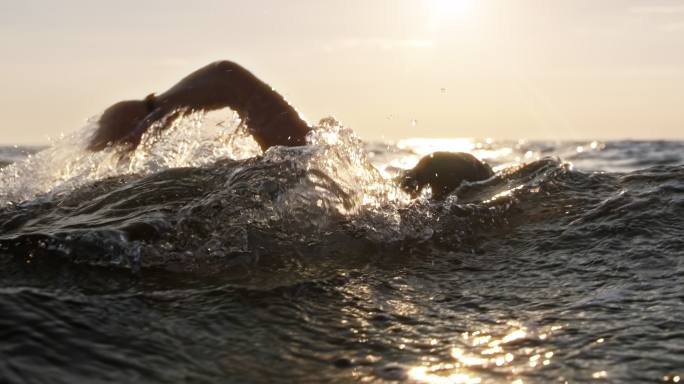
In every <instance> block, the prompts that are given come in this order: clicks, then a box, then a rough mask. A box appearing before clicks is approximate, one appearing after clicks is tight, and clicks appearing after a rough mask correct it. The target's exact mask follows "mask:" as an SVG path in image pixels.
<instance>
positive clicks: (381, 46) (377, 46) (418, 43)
mask: <svg viewBox="0 0 684 384" xmlns="http://www.w3.org/2000/svg"><path fill="white" fill-rule="evenodd" d="M433 46H434V41H433V40H424V39H388V38H380V37H372V38H363V39H341V40H336V41H334V42H332V43H328V44H325V45H324V46H323V49H324V50H326V51H328V52H333V51H338V50H348V49H371V50H383V51H390V50H394V49H426V48H432V47H433Z"/></svg>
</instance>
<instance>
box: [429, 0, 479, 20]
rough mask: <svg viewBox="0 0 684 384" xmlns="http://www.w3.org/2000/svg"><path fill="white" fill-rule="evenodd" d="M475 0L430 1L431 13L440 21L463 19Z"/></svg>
mask: <svg viewBox="0 0 684 384" xmlns="http://www.w3.org/2000/svg"><path fill="white" fill-rule="evenodd" d="M475 2H476V0H431V3H432V7H433V12H435V16H437V17H439V18H440V19H450V18H464V17H466V16H468V14H469V13H470V12H471V11H472V9H473V8H474V6H475Z"/></svg>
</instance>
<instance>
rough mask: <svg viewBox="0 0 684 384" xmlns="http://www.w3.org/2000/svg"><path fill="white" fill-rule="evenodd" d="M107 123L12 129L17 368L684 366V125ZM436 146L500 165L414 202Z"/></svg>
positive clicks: (347, 370)
mask: <svg viewBox="0 0 684 384" xmlns="http://www.w3.org/2000/svg"><path fill="white" fill-rule="evenodd" d="M91 130H92V126H87V127H84V128H83V129H82V130H80V131H78V132H76V133H74V134H72V135H68V136H66V137H64V138H61V139H59V140H56V141H55V142H53V143H52V144H51V145H50V146H49V147H47V148H38V147H32V148H23V147H2V148H0V167H1V168H0V207H1V208H0V381H1V382H3V383H80V382H83V383H104V382H122V383H124V382H125V383H129V382H135V383H167V382H189V383H216V382H222V383H262V382H264V383H271V382H284V383H290V382H303V383H306V382H311V383H324V382H336V383H339V382H371V383H383V382H415V383H556V382H558V383H563V382H569V383H577V382H595V381H599V382H614V383H644V382H678V381H679V380H680V377H684V219H683V217H684V165H683V164H684V143H683V142H672V141H582V142H535V141H526V140H519V141H498V140H491V139H442V140H437V139H406V140H400V141H398V142H394V143H365V142H363V141H361V140H360V139H358V138H357V137H356V136H355V135H354V133H353V132H352V131H351V130H349V129H347V128H344V127H342V126H340V125H339V124H338V123H336V122H335V121H334V120H332V119H328V120H326V121H324V122H323V123H322V125H321V126H320V127H319V128H318V129H317V130H316V131H315V132H314V133H313V134H312V135H311V137H310V138H309V139H310V140H309V141H310V142H311V144H310V145H308V146H306V147H300V148H271V149H269V150H268V151H267V152H266V153H264V154H260V151H259V150H258V148H257V147H256V145H255V144H254V142H253V141H252V140H251V139H250V138H249V137H248V136H247V135H246V134H245V133H244V129H243V128H242V127H241V126H240V124H239V121H238V120H236V119H235V117H234V116H232V115H230V114H227V115H209V116H205V115H194V116H190V117H188V118H185V119H183V120H180V121H178V122H176V124H175V125H174V127H173V128H172V129H171V130H170V131H169V132H165V133H164V134H163V135H154V134H151V135H149V136H148V137H146V138H144V144H143V145H142V146H141V147H139V148H138V149H137V150H136V151H135V152H134V153H132V154H128V155H125V154H121V153H119V152H117V150H116V149H110V150H107V151H105V152H102V153H97V154H93V153H88V152H85V151H83V150H82V148H83V140H84V138H86V137H87V136H88V134H89V133H90V131H91ZM435 150H451V151H467V152H471V153H473V154H474V155H476V156H477V157H479V158H481V159H483V160H484V161H486V162H488V163H489V164H491V165H492V166H493V167H494V169H495V171H496V176H495V177H493V178H492V179H490V180H487V181H485V182H480V183H472V184H468V183H466V184H464V185H462V187H461V188H460V189H459V190H457V191H456V192H454V193H453V194H452V195H450V196H449V197H448V198H447V199H445V200H444V201H433V200H431V199H430V198H429V197H430V194H429V191H426V192H425V193H424V194H423V195H422V196H421V197H420V198H418V199H416V200H410V199H409V197H408V196H406V195H405V194H404V193H403V192H401V191H400V190H398V189H397V188H396V185H395V183H394V182H393V177H395V176H396V175H397V173H398V172H399V171H400V170H401V169H405V168H408V167H411V166H412V165H413V164H415V163H416V162H417V161H418V159H419V158H420V157H421V156H423V155H424V154H427V153H430V152H432V151H435Z"/></svg>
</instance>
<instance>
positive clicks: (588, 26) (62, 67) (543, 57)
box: [0, 0, 684, 144]
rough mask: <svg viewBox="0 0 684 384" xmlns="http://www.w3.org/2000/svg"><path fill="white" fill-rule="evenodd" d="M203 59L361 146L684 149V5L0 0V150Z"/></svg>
mask: <svg viewBox="0 0 684 384" xmlns="http://www.w3.org/2000/svg"><path fill="white" fill-rule="evenodd" d="M218 59H229V60H233V61H236V62H238V63H240V64H242V65H243V66H245V67H247V68H248V69H250V70H251V71H252V72H254V73H255V74H256V75H257V76H259V77H260V78H261V79H263V80H264V81H266V82H268V83H270V84H271V85H272V86H273V87H274V88H276V89H277V90H278V91H279V92H280V93H282V94H283V95H285V96H286V97H287V98H288V100H289V101H290V102H291V103H292V104H293V105H294V106H296V107H297V109H298V110H299V111H300V112H301V113H302V114H303V115H304V116H305V117H306V118H307V119H308V120H309V121H311V122H316V121H318V119H320V118H321V117H325V116H329V115H334V116H335V117H336V118H337V119H338V120H340V121H341V122H342V123H343V124H344V125H346V126H349V127H351V128H353V129H354V130H355V131H356V132H357V133H358V134H359V136H361V137H362V138H364V139H367V140H377V139H382V138H385V139H390V140H394V139H400V138H405V137H481V138H482V137H492V138H502V139H503V138H511V139H520V138H526V139H610V138H613V139H618V138H634V139H639V138H678V139H684V0H678V1H673V0H669V1H668V0H662V1H661V0H623V1H617V0H600V1H599V0H554V1H549V0H516V1H510V0H499V1H495V0H376V1H372V0H344V1H324V0H311V1H304V0H251V1H201V0H198V1H187V0H182V1H178V0H164V1H140V0H136V1H128V0H126V1H122V0H118V1H108V2H105V1H93V0H89V1H86V0H83V1H78V0H72V1H31V0H22V1H13V0H0V84H2V87H0V119H1V120H0V121H1V122H0V132H1V135H0V143H2V144H15V143H17V144H21V143H34V144H40V143H46V142H47V137H48V136H51V137H56V136H58V135H59V134H60V133H61V132H64V133H68V132H72V131H76V130H78V129H80V128H81V127H82V126H83V125H84V122H85V120H86V119H87V118H89V117H91V116H95V115H97V114H99V113H100V112H101V111H102V110H104V109H105V108H106V107H108V106H109V105H110V104H112V103H114V102H116V101H119V100H124V99H132V98H143V97H144V96H145V95H147V94H148V93H150V92H163V91H164V90H165V89H167V88H168V87H170V86H172V85H173V84H174V83H175V82H176V81H178V80H179V79H180V78H182V77H183V76H185V75H187V74H188V73H190V72H192V71H193V70H195V69H197V68H199V67H201V66H203V65H205V64H207V63H209V62H211V61H214V60H218Z"/></svg>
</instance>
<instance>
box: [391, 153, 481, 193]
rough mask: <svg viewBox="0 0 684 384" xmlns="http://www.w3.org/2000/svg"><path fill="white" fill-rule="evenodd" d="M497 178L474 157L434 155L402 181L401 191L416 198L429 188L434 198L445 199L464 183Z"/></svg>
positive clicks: (469, 155) (411, 170)
mask: <svg viewBox="0 0 684 384" xmlns="http://www.w3.org/2000/svg"><path fill="white" fill-rule="evenodd" d="M493 175H494V172H493V171H492V168H491V167H490V166H489V165H488V164H485V163H483V162H481V161H480V160H478V159H477V158H476V157H475V156H473V155H471V154H469V153H463V152H457V153H456V152H435V153H432V154H430V155H427V156H425V157H423V158H422V159H420V161H419V162H418V164H417V165H416V166H415V167H413V169H410V170H408V171H405V172H404V173H403V174H402V175H401V177H400V184H401V187H402V188H403V189H404V190H405V191H407V192H409V193H410V194H411V195H412V196H413V197H416V196H417V195H418V193H420V191H421V190H422V189H423V188H424V187H425V186H426V185H429V186H430V188H431V189H432V197H433V198H435V199H439V198H443V197H445V196H446V195H447V194H449V193H450V192H452V191H453V190H455V189H456V188H458V187H459V186H460V185H461V183H462V182H463V181H481V180H486V179H489V178H490V177H492V176H493Z"/></svg>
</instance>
